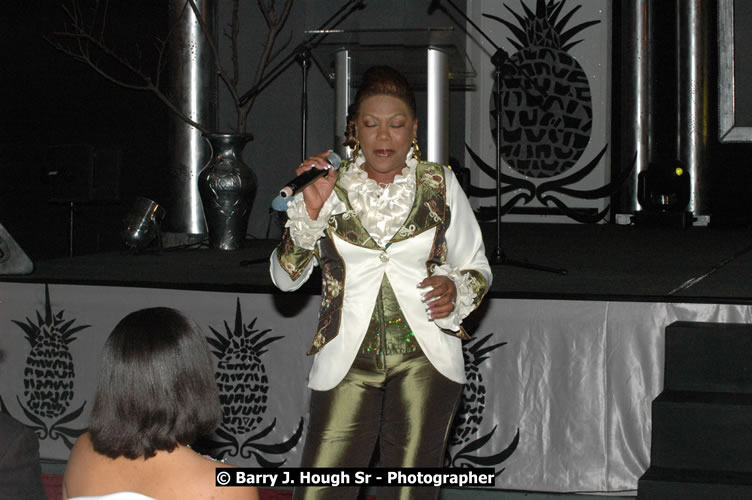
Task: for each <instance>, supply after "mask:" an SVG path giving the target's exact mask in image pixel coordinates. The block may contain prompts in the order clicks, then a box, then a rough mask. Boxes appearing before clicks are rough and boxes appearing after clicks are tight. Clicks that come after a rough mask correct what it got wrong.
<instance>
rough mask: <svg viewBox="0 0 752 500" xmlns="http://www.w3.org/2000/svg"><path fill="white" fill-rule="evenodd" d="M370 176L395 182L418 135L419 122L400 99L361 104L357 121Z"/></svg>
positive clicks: (373, 98) (374, 99) (384, 98)
mask: <svg viewBox="0 0 752 500" xmlns="http://www.w3.org/2000/svg"><path fill="white" fill-rule="evenodd" d="M355 129H356V134H357V138H358V140H359V141H360V150H361V151H362V152H363V156H365V159H366V162H365V164H364V165H363V169H364V170H365V171H366V173H368V177H370V178H371V179H373V180H375V181H376V182H379V183H382V184H389V183H391V182H393V181H394V178H395V176H397V174H399V173H401V172H402V169H403V168H405V158H406V157H407V153H408V152H409V151H410V146H411V145H412V142H413V139H414V138H415V135H416V134H417V133H418V119H417V118H416V117H415V116H414V115H413V113H412V111H411V110H410V108H409V107H408V105H407V103H405V101H403V100H402V99H399V98H397V97H392V96H388V95H375V96H371V97H367V98H365V99H363V101H362V102H361V103H360V108H359V112H358V118H357V120H356V122H355Z"/></svg>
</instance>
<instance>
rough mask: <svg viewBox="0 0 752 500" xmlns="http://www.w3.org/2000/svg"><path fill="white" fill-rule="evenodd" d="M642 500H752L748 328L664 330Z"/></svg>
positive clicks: (675, 326) (682, 325)
mask: <svg viewBox="0 0 752 500" xmlns="http://www.w3.org/2000/svg"><path fill="white" fill-rule="evenodd" d="M665 359H666V363H665V372H664V373H665V374H664V388H663V392H662V393H661V394H660V395H658V397H657V398H656V399H655V400H654V401H653V417H652V421H653V424H652V425H653V429H652V445H651V450H650V468H649V469H648V470H647V471H646V472H645V474H644V475H643V476H642V477H641V478H640V480H639V482H638V493H637V498H638V499H640V500H643V499H644V500H654V499H660V500H667V499H677V500H679V499H681V500H694V499H697V500H709V499H712V500H725V499H729V500H731V499H733V500H739V499H745V498H749V499H752V325H747V324H729V323H693V322H686V321H678V322H675V323H672V324H671V325H669V326H668V327H666V355H665Z"/></svg>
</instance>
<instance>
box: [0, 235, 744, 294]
mask: <svg viewBox="0 0 752 500" xmlns="http://www.w3.org/2000/svg"><path fill="white" fill-rule="evenodd" d="M483 229H484V237H485V241H486V249H487V252H488V253H489V255H493V254H494V253H496V249H497V247H498V248H500V249H501V250H502V253H503V254H504V256H505V257H506V258H507V261H506V262H507V263H508V262H510V261H511V260H515V261H527V262H529V263H531V264H536V265H542V266H548V267H551V268H558V269H562V270H565V271H566V274H559V273H554V272H547V271H540V270H536V269H529V268H526V267H519V266H517V265H509V264H501V265H493V271H494V282H493V285H492V287H491V292H490V297H496V298H531V299H583V300H627V301H670V302H709V303H742V304H748V303H752V230H748V229H713V228H708V227H693V228H688V229H681V228H645V227H635V226H620V225H605V224H604V225H579V224H514V223H507V224H503V225H502V230H501V234H500V237H499V238H498V241H499V242H500V245H497V235H496V226H495V224H489V225H485V226H484V228H483ZM275 244H276V242H275V241H272V240H249V241H248V242H247V244H246V247H245V248H243V249H241V250H237V251H221V250H213V249H207V248H192V249H190V248H173V249H166V250H162V251H161V252H159V253H153V252H152V253H144V254H140V255H134V254H131V253H128V252H126V251H122V252H114V253H103V254H93V255H85V256H80V257H74V258H65V259H53V260H46V261H38V262H35V271H34V273H32V274H30V275H26V276H3V277H0V280H5V281H23V282H45V283H77V284H99V285H116V286H143V287H157V288H180V289H195V290H218V291H233V292H273V291H274V290H275V289H274V287H273V285H272V284H271V281H270V279H269V273H268V256H269V255H270V253H271V251H272V249H273V248H274V246H275ZM318 286H319V284H318V282H317V280H311V281H310V282H309V284H308V285H307V287H306V288H305V289H304V292H307V293H318Z"/></svg>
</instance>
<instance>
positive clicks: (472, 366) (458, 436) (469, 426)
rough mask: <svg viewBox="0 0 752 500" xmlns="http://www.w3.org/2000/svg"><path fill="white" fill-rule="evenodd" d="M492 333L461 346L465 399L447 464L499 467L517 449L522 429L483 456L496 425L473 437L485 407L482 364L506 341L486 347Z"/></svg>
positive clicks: (497, 473)
mask: <svg viewBox="0 0 752 500" xmlns="http://www.w3.org/2000/svg"><path fill="white" fill-rule="evenodd" d="M491 335H493V334H492V333H491V334H488V335H486V336H485V337H483V338H482V339H476V340H472V341H470V342H468V343H466V344H465V345H464V346H463V347H462V350H463V351H464V355H465V373H466V375H467V383H466V384H465V387H464V389H463V390H462V402H461V404H460V408H459V410H458V411H457V416H456V417H455V419H454V424H453V426H452V431H451V433H450V438H449V446H448V447H447V456H446V458H445V464H446V466H447V467H462V468H473V467H476V466H479V467H496V466H497V465H500V464H501V463H502V462H504V461H505V460H506V459H507V458H509V457H510V456H511V455H512V453H514V451H515V450H516V449H517V445H518V444H519V442H520V430H519V429H517V433H516V434H515V436H514V438H513V439H512V442H511V443H510V444H509V445H508V446H507V447H506V448H505V449H504V450H502V451H500V452H499V453H495V454H493V455H485V456H484V455H481V454H480V450H481V448H483V447H484V446H485V445H486V444H487V443H488V442H489V441H490V440H491V438H492V437H493V435H494V433H496V427H497V426H494V428H493V429H491V432H489V433H488V434H484V435H483V436H480V437H479V438H477V439H472V438H473V437H474V436H476V435H477V434H478V429H479V427H480V424H481V423H482V422H483V412H484V410H485V409H486V386H485V384H484V383H483V373H482V372H481V371H480V365H481V364H483V362H484V361H486V360H487V359H488V354H490V353H491V352H493V351H495V350H496V349H498V348H499V347H502V346H504V345H506V342H501V343H499V344H493V345H490V346H488V347H485V344H486V342H488V340H489V339H490V338H491ZM455 450H456V451H455ZM503 471H504V469H499V470H497V471H496V475H499V474H501V473H502V472H503Z"/></svg>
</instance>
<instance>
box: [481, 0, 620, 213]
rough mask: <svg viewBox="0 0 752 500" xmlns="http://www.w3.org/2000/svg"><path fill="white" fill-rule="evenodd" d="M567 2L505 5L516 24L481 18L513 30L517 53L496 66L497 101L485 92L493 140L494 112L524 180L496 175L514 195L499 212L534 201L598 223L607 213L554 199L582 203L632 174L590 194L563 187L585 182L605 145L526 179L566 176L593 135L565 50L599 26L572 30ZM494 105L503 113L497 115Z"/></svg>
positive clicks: (583, 81) (577, 73)
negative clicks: (566, 198)
mask: <svg viewBox="0 0 752 500" xmlns="http://www.w3.org/2000/svg"><path fill="white" fill-rule="evenodd" d="M566 3H567V0H537V1H536V7H535V11H532V10H531V9H530V8H529V7H528V6H527V5H526V4H525V2H524V1H523V0H520V5H521V9H522V13H520V12H517V11H515V10H513V9H512V8H511V7H509V6H508V5H507V4H504V8H505V9H506V10H507V11H508V12H509V13H510V14H511V15H512V16H513V17H514V20H515V21H516V22H513V21H509V20H506V19H502V18H500V17H498V16H494V15H491V14H483V16H484V17H486V18H488V19H493V20H495V21H498V22H499V23H501V24H503V25H504V26H506V27H507V28H508V29H509V30H510V31H511V33H512V35H513V38H512V37H510V38H507V40H508V41H509V43H510V44H512V45H513V46H514V48H515V49H517V52H515V53H514V54H513V55H511V56H510V57H509V58H508V59H507V60H506V61H505V62H504V64H503V65H502V73H501V74H502V81H501V93H500V95H498V93H497V92H496V90H495V89H494V90H493V91H492V93H491V99H490V101H491V106H490V110H491V135H492V136H493V138H494V141H496V118H497V114H500V116H499V118H500V121H501V129H502V130H501V141H502V143H501V156H502V157H503V159H504V161H505V162H506V163H507V164H508V165H509V166H510V167H511V168H512V169H513V170H514V171H515V172H517V173H519V174H521V175H522V176H524V177H525V178H521V177H513V176H509V175H505V174H501V177H502V178H501V181H502V182H504V183H506V184H508V186H506V187H505V188H504V192H510V191H517V193H515V194H514V195H513V196H512V197H511V199H510V200H509V201H507V202H506V203H505V204H504V206H503V207H502V214H505V213H508V212H509V211H510V210H511V209H512V208H514V206H515V205H516V204H517V203H519V202H520V201H523V202H524V203H528V202H530V201H532V200H533V198H537V199H538V201H539V202H540V203H542V204H543V205H544V206H550V204H551V203H552V204H554V205H555V206H556V207H557V208H558V209H559V210H560V211H561V212H562V213H564V214H565V215H567V216H569V217H571V218H573V219H575V220H577V221H580V222H596V221H598V220H600V219H601V218H602V217H603V216H604V215H605V214H606V213H607V211H608V207H607V208H606V209H604V210H603V211H602V212H600V213H597V214H586V213H582V212H581V211H578V210H575V209H572V208H570V207H568V206H566V205H565V203H564V202H563V201H562V200H561V199H559V198H558V197H557V196H555V195H554V194H553V193H560V194H565V195H567V196H570V197H573V198H581V199H599V198H606V197H610V196H611V194H613V193H614V192H615V191H616V190H617V189H618V188H619V187H620V185H621V184H622V183H623V182H624V181H625V180H626V178H627V177H628V175H629V174H631V170H630V169H625V171H626V172H625V173H623V174H622V175H620V176H619V178H617V179H614V181H613V182H611V183H610V184H607V185H605V186H603V187H600V188H597V189H594V190H590V191H581V190H575V189H571V188H569V187H567V186H569V185H571V184H574V183H576V182H578V181H580V180H582V179H584V178H585V177H586V176H587V175H588V174H590V173H591V172H592V171H593V170H594V169H595V167H597V165H598V163H599V162H600V160H601V158H602V157H603V155H604V154H605V153H606V149H607V147H608V145H605V146H604V147H603V149H602V150H601V151H600V152H599V153H598V154H597V155H596V156H595V157H594V158H593V159H592V160H590V161H589V162H588V163H587V164H586V165H585V166H584V167H582V168H579V169H577V170H576V171H575V172H574V173H570V174H568V175H566V176H564V177H561V178H559V179H557V180H553V181H547V182H542V183H540V184H538V185H537V186H536V184H535V183H534V182H532V181H530V180H528V179H527V178H534V179H546V178H549V177H554V176H559V175H563V174H565V173H566V172H568V171H569V170H571V169H572V168H573V167H574V166H575V164H576V163H577V162H578V160H580V158H581V157H582V154H583V153H584V152H585V149H586V148H587V146H588V143H589V142H590V137H591V134H592V126H593V105H592V98H591V93H590V84H589V82H588V77H587V74H586V73H585V71H584V70H583V69H582V67H581V66H580V64H579V63H578V62H577V60H576V59H575V58H574V57H572V55H571V54H570V53H569V50H571V49H572V48H573V47H575V46H576V45H578V44H579V43H580V42H582V41H583V40H582V39H579V40H573V39H574V37H575V36H577V35H579V34H580V33H581V32H582V31H584V30H586V29H587V28H589V27H591V26H593V25H595V24H598V23H600V20H590V21H586V22H583V23H580V24H575V25H570V21H571V19H572V17H573V16H574V14H575V13H576V12H577V11H578V10H580V8H581V7H582V5H578V6H576V7H573V8H572V9H570V10H569V11H567V12H564V7H565V6H566ZM497 57H498V54H497ZM497 99H498V100H499V101H500V102H501V106H500V107H501V110H498V109H497V106H496V103H497ZM466 147H467V150H468V152H469V153H470V156H471V157H472V158H473V161H474V162H475V163H476V164H477V165H478V167H479V168H480V169H481V170H482V171H483V172H484V173H486V174H487V175H488V176H490V177H492V178H496V169H495V168H494V167H491V166H490V165H488V164H487V163H485V162H484V161H483V160H482V159H481V158H480V157H479V156H478V155H477V154H476V153H475V152H473V151H472V150H471V149H470V147H469V146H466ZM473 191H474V192H475V193H477V194H478V195H480V196H485V195H489V196H490V195H492V194H494V195H495V190H486V189H480V188H477V187H473ZM494 217H495V214H494Z"/></svg>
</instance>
